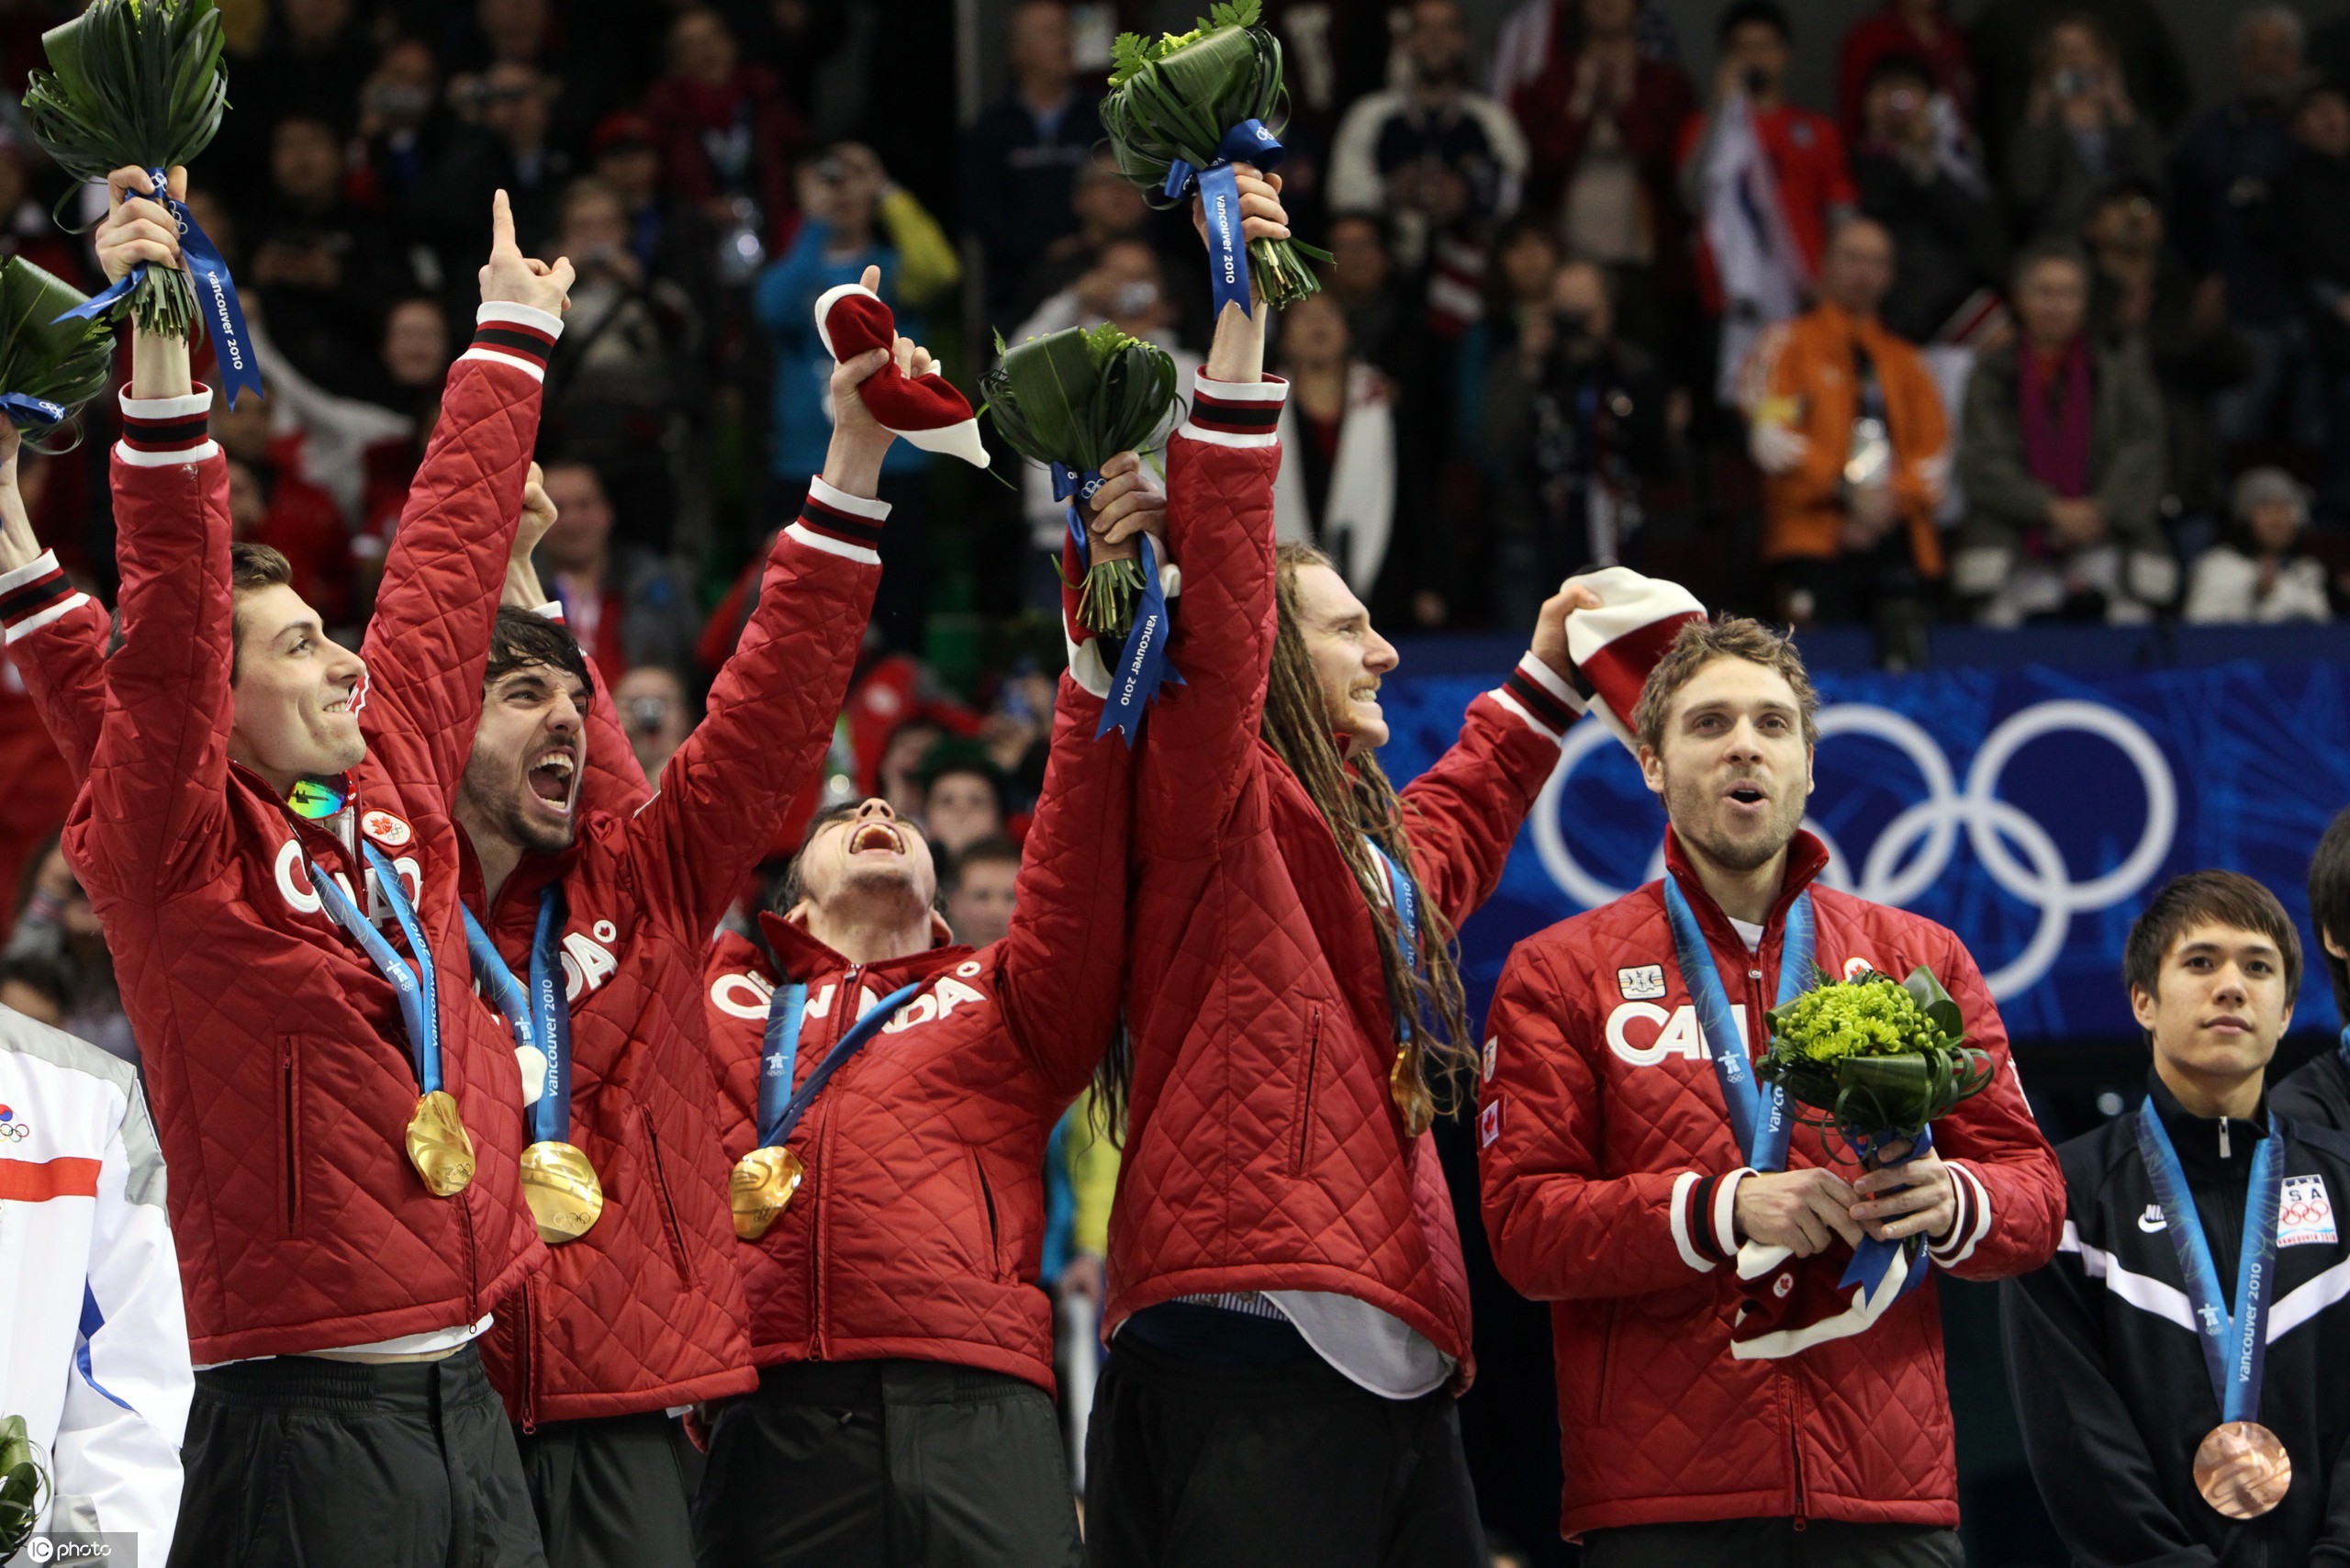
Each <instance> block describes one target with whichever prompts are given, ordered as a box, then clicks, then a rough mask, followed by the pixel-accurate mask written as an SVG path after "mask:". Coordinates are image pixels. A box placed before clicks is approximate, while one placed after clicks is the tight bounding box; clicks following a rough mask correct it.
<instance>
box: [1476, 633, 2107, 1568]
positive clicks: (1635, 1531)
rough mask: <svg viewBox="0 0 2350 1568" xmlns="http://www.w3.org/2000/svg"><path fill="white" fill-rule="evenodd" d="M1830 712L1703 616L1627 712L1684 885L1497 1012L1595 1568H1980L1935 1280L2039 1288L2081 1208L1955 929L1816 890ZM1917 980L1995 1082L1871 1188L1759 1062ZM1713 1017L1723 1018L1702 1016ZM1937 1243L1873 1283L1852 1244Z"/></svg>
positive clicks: (1757, 639)
mask: <svg viewBox="0 0 2350 1568" xmlns="http://www.w3.org/2000/svg"><path fill="white" fill-rule="evenodd" d="M1817 708H1818V699H1817V698H1816V697H1815V696H1814V695H1813V693H1812V689H1811V684H1810V681H1809V680H1808V678H1807V677H1806V675H1805V673H1804V668H1803V664H1802V661H1801V659H1800V658H1799V657H1798V656H1797V655H1796V651H1795V649H1794V647H1793V645H1792V644H1789V643H1788V642H1786V641H1785V639H1784V638H1781V637H1779V636H1778V635H1776V634H1775V633H1772V632H1770V631H1768V630H1766V629H1764V628H1763V627H1762V626H1760V625H1758V624H1757V623H1756V622H1751V621H1743V620H1726V621H1720V622H1696V623H1693V624H1691V625H1688V626H1685V627H1684V628H1683V629H1682V631H1681V632H1680V633H1679V634H1678V635H1677V636H1676V638H1675V640H1674V642H1673V645H1672V647H1671V648H1670V650H1669V651H1668V652H1667V653H1666V654H1665V655H1664V657H1663V658H1662V660H1661V661H1660V662H1659V664H1658V665H1657V666H1656V668H1655V669H1654V671H1653V672H1652V673H1651V675H1650V676H1649V678H1648V680H1647V684H1646V686H1645V688H1644V689H1642V690H1641V693H1640V696H1639V702H1638V705H1637V707H1636V708H1635V709H1634V710H1633V712H1632V728H1633V729H1634V730H1635V731H1636V732H1637V733H1638V736H1639V757H1640V767H1641V770H1642V772H1643V773H1644V774H1645V775H1646V777H1647V780H1648V785H1649V788H1650V789H1651V790H1654V791H1655V792H1656V793H1657V795H1658V796H1659V797H1660V798H1661V799H1662V801H1663V802H1664V806H1665V810H1666V812H1667V815H1668V817H1669V820H1670V822H1671V826H1670V828H1669V829H1668V830H1667V833H1666V836H1665V865H1666V875H1665V877H1664V879H1662V881H1660V882H1653V883H1651V884H1650V885H1649V886H1647V887H1645V888H1642V889H1640V890H1639V891H1638V892H1635V893H1632V894H1629V895H1628V896H1627V897H1625V898H1622V899H1619V900H1617V902H1614V903H1612V904H1608V905H1606V907H1605V908H1602V909H1597V910H1594V911H1592V912H1591V913H1587V914H1582V915H1577V916H1576V917H1574V918H1573V919H1572V920H1568V921H1564V922H1561V924H1557V925H1554V926H1552V927H1551V928H1550V930H1548V931H1545V932H1542V933H1540V934H1539V935H1535V936H1533V937H1529V938H1528V939H1527V940H1526V941H1525V942H1522V943H1520V944H1519V945H1518V946H1517V948H1516V951H1515V952H1514V953H1512V954H1511V956H1510V960H1509V965H1508V968H1507V969H1505V971H1504V973H1503V976H1502V981H1501V986H1500V989H1499V991H1497V992H1496V993H1495V996H1494V1006H1493V1012H1492V1014H1491V1017H1490V1020H1489V1025H1488V1027H1489V1033H1490V1035H1491V1036H1492V1039H1491V1043H1489V1044H1488V1045H1487V1047H1486V1051H1487V1053H1488V1054H1487V1056H1486V1060H1485V1070H1484V1071H1485V1081H1484V1084H1483V1096H1482V1098H1483V1106H1482V1110H1481V1112H1480V1114H1479V1121H1478V1129H1479V1130H1478V1142H1479V1144H1480V1146H1481V1149H1482V1153H1481V1162H1482V1165H1483V1185H1484V1212H1485V1229H1486V1232H1487V1234H1488V1235H1489V1236H1490V1237H1491V1238H1492V1240H1493V1246H1494V1260H1495V1262H1496V1263H1498V1264H1499V1266H1500V1268H1501V1271H1502V1273H1503V1275H1504V1276H1505V1278H1507V1279H1508V1280H1509V1282H1511V1283H1512V1284H1514V1285H1516V1287H1517V1288H1518V1289H1519V1290H1521V1291H1523V1292H1525V1293H1526V1294H1527V1295H1530V1296H1534V1297H1536V1298H1538V1299H1543V1300H1548V1301H1550V1303H1551V1304H1552V1305H1551V1324H1552V1335H1553V1342H1554V1345H1555V1348H1556V1358H1557V1364H1558V1382H1559V1419H1560V1426H1561V1430H1562V1432H1563V1438H1564V1447H1565V1460H1566V1497H1565V1512H1564V1519H1563V1523H1562V1527H1561V1528H1562V1529H1563V1530H1564V1532H1565V1534H1566V1535H1567V1536H1568V1537H1569V1538H1571V1539H1577V1538H1579V1539H1581V1540H1583V1560H1584V1562H1587V1563H1590V1564H1591V1565H1592V1568H1646V1565H1650V1564H1656V1565H1662V1564H1673V1565H1674V1568H1679V1565H1681V1564H1684V1563H1691V1562H1801V1563H1805V1564H1817V1565H1821V1568H1826V1565H1831V1564H1832V1565H1841V1564H1861V1563H1868V1564H1873V1565H1874V1564H1892V1565H1896V1568H1901V1565H1910V1564H1915V1565H1919V1568H1925V1565H1928V1564H1957V1563H1960V1562H1964V1557H1963V1555H1962V1553H1961V1551H1960V1548H1959V1543H1958V1537H1957V1534H1956V1532H1955V1529H1954V1528H1953V1527H1955V1526H1956V1525H1957V1523H1958V1486H1957V1481H1958V1478H1957V1475H1956V1473H1955V1470H1954V1467H1953V1459H1952V1451H1951V1423H1950V1405H1949V1401H1948V1398H1947V1397H1946V1395H1945V1394H1944V1391H1943V1383H1942V1325H1941V1320H1940V1316H1939V1315H1938V1313H1937V1312H1936V1310H1935V1301H1934V1291H1933V1286H1932V1283H1931V1282H1930V1281H1925V1282H1922V1283H1921V1284H1920V1286H1919V1288H1916V1289H1912V1290H1908V1291H1907V1292H1906V1293H1902V1294H1895V1293H1896V1292H1899V1291H1900V1286H1901V1282H1902V1281H1903V1280H1905V1279H1906V1278H1907V1277H1908V1274H1907V1272H1906V1270H1908V1269H1915V1270H1918V1271H1924V1270H1925V1269H1926V1268H1927V1266H1928V1263H1929V1261H1930V1263H1931V1264H1932V1265H1933V1266H1936V1267H1940V1268H1942V1269H1945V1270H1947V1271H1950V1272H1951V1273H1953V1274H1955V1275H1957V1276H1958V1277H1960V1278H1962V1279H1977V1280H1980V1279H1996V1278H1999V1277H2001V1276H2004V1275H2009V1274H2016V1273H2021V1272H2023V1271H2027V1270H2031V1269H2035V1268H2038V1267H2039V1266H2040V1265H2041V1264H2042V1263H2043V1262H2045V1261H2046V1260H2047V1259H2048V1257H2049V1255H2050V1254H2051V1253H2052V1252H2053V1250H2054V1248H2055V1245H2056V1240H2057V1235H2058V1231H2059V1229H2060V1227H2061V1226H2062V1224H2063V1221H2064V1214H2065V1191H2064V1182H2063V1178H2062V1175H2061V1173H2060V1172H2059V1170H2058V1168H2057V1165H2056V1161H2055V1158H2054V1156H2053V1154H2052V1153H2051V1151H2050V1150H2049V1148H2048V1145H2047V1142H2046V1141H2045V1140H2044V1139H2043V1138H2042V1137H2041V1135H2040V1130H2039V1128H2038V1127H2037V1126H2034V1125H2033V1123H2032V1119H2031V1111H2030V1109H2029V1108H2028V1107H2027V1106H2026V1105H2025V1103H2024V1097H2023V1092H2022V1088H2021V1085H2020V1082H2019V1081H2018V1080H2017V1077H2016V1074H2015V1070H2014V1066H2013V1064H2012V1063H2011V1062H2010V1061H2009V1058H2008V1042H2007V1034H2006V1031H2005V1030H2004V1028H2002V1026H2001V1025H2000V1023H1999V1014H1998V1009H1997V1007H1996V1006H1995V1005H1994V1004H1993V1003H1992V1001H1991V997H1990V993H1989V992H1988V991H1986V990H1985V989H1984V985H1983V980H1982V976H1981V975H1980V974H1979V973H1978V972H1977V971H1976V969H1975V961H1974V959H1973V958H1969V957H1968V956H1967V953H1966V950H1965V948H1964V947H1963V946H1960V945H1959V942H1958V939H1957V938H1956V937H1955V936H1953V935H1951V933H1950V932H1948V931H1946V930H1944V929H1943V928H1942V926H1939V925H1937V924H1934V923H1933V922H1931V921H1929V920H1924V919H1920V918H1919V917H1918V916H1916V915H1912V914H1908V913H1904V912H1902V911H1900V910H1897V909H1891V908H1887V907H1886V906H1885V905H1882V904H1873V903H1869V902H1864V901H1863V900H1861V899H1857V898H1854V897H1852V895H1850V894H1849V893H1844V892H1841V891H1838V890H1834V889H1832V888H1830V887H1827V886H1823V885H1816V883H1815V879H1818V877H1819V875H1820V873H1821V872H1822V871H1823V870H1824V869H1826V868H1827V865H1828V854H1827V851H1826V849H1825V848H1824V847H1823V846H1821V844H1820V842H1819V840H1818V839H1817V838H1815V837H1814V836H1813V835H1812V834H1808V833H1806V832H1804V831H1802V829H1801V827H1800V823H1802V820H1803V812H1804V802H1805V801H1806V799H1807V797H1808V796H1809V794H1810V793H1811V785H1812V777H1811V760H1812V748H1813V745H1814V744H1815V742H1816V739H1817V734H1818V731H1817V728H1816V725H1815V723H1814V717H1813V716H1814V713H1815V711H1816V710H1817ZM1815 963H1816V964H1818V966H1820V967H1821V968H1823V969H1826V970H1827V971H1828V972H1829V973H1830V974H1834V975H1839V976H1848V975H1852V974H1854V973H1857V972H1859V971H1860V970H1862V969H1874V970H1878V971H1880V972H1883V973H1886V974H1892V975H1906V974H1908V972H1909V971H1910V970H1911V969H1913V968H1915V967H1917V966H1919V965H1920V964H1922V965H1924V966H1926V967H1927V968H1928V969H1931V970H1932V971H1933V973H1934V974H1935V975H1936V976H1937V977H1939V978H1940V979H1941V980H1942V983H1943V984H1944V985H1945V986H1946V987H1948V988H1949V991H1950V992H1951V995H1952V996H1953V998H1954V999H1955V1000H1956V1001H1957V1002H1958V1005H1959V1007H1960V1009H1961V1010H1962V1012H1963V1013H1964V1016H1965V1021H1966V1032H1967V1036H1968V1037H1969V1040H1970V1041H1971V1043H1973V1044H1974V1045H1976V1046H1979V1047H1983V1048H1984V1049H1985V1050H1987V1051H1988V1052H1990V1053H1991V1056H1992V1058H1993V1060H1994V1062H1995V1064H1996V1069H1997V1070H1996V1075H1995V1076H1994V1078H1993V1079H1992V1081H1991V1084H1990V1086H1989V1087H1988V1088H1987V1089H1986V1090H1985V1091H1984V1092H1982V1093H1980V1094H1977V1095H1976V1096H1975V1097H1974V1098H1972V1099H1970V1100H1967V1101H1965V1102H1964V1103H1962V1104H1961V1105H1960V1106H1959V1107H1958V1108H1957V1109H1956V1110H1955V1111H1953V1113H1951V1114H1949V1115H1947V1116H1945V1117H1943V1118H1942V1120H1941V1121H1940V1122H1938V1123H1936V1124H1935V1125H1934V1126H1933V1129H1932V1132H1933V1150H1932V1152H1930V1153H1929V1154H1926V1155H1923V1156H1921V1157H1919V1158H1918V1159H1912V1160H1910V1161H1909V1162H1908V1163H1907V1164H1902V1165H1895V1166H1890V1167H1888V1168H1886V1169H1885V1170H1878V1171H1875V1172H1873V1173H1870V1174H1867V1175H1863V1174H1861V1173H1860V1172H1859V1170H1857V1168H1856V1167H1855V1166H1854V1165H1853V1164H1852V1159H1851V1157H1850V1155H1848V1154H1841V1152H1840V1153H1838V1154H1831V1152H1830V1149H1829V1148H1828V1146H1827V1144H1826V1142H1825V1140H1824V1138H1823V1137H1822V1135H1821V1133H1820V1131H1819V1129H1818V1128H1817V1127H1812V1126H1796V1127H1795V1128H1794V1130H1793V1135H1792V1137H1787V1136H1786V1133H1785V1130H1784V1129H1785V1126H1786V1123H1785V1120H1784V1119H1781V1118H1778V1117H1775V1116H1774V1114H1773V1107H1774V1102H1773V1101H1772V1100H1770V1099H1769V1098H1768V1097H1767V1091H1763V1090H1760V1089H1758V1088H1757V1087H1756V1085H1755V1082H1754V1079H1753V1075H1752V1072H1751V1064H1750V1063H1749V1060H1748V1058H1747V1056H1746V1046H1745V1044H1744V1042H1752V1043H1754V1044H1756V1045H1758V1046H1759V1045H1760V1044H1761V1042H1762V1040H1763V1038H1764V1031H1763V1026H1762V1014H1764V1013H1765V1012H1766V1011H1767V1010H1769V1009H1770V1008H1771V1007H1773V1006H1774V1005H1776V1004H1778V1002H1782V1001H1784V1000H1787V999H1790V998H1792V997H1793V996H1794V995H1795V994H1796V993H1797V992H1799V991H1801V990H1803V989H1804V988H1805V987H1806V986H1807V985H1808V984H1809V983H1810V979H1811V975H1812V972H1813V971H1812V965H1813V964H1815ZM1709 1015H1710V1017H1711V1018H1712V1020H1713V1022H1711V1023H1710V1024H1709V1023H1708V1017H1709ZM1864 1236H1865V1237H1869V1238H1878V1239H1881V1240H1882V1239H1889V1240H1897V1241H1901V1242H1904V1243H1914V1242H1918V1241H1922V1243H1923V1244H1924V1245H1923V1249H1922V1251H1923V1256H1922V1257H1919V1256H1917V1255H1916V1249H1914V1248H1913V1249H1912V1250H1911V1252H1910V1253H1909V1254H1908V1256H1907V1258H1906V1260H1905V1263H1904V1264H1897V1265H1896V1266H1895V1268H1896V1271H1889V1272H1888V1273H1887V1274H1886V1282H1885V1284H1884V1285H1882V1286H1880V1287H1879V1288H1878V1289H1877V1290H1875V1291H1871V1290H1870V1289H1868V1288H1867V1287H1865V1286H1851V1287H1847V1286H1843V1285H1841V1283H1840V1281H1841V1277H1842V1274H1843V1271H1844V1269H1845V1267H1846V1265H1847V1264H1848V1263H1850V1262H1851V1261H1852V1249H1853V1247H1854V1246H1855V1245H1856V1244H1857V1243H1859V1242H1860V1241H1861V1240H1862V1239H1863V1237H1864Z"/></svg>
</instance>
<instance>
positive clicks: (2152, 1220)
mask: <svg viewBox="0 0 2350 1568" xmlns="http://www.w3.org/2000/svg"><path fill="white" fill-rule="evenodd" d="M2138 1228H2139V1229H2140V1230H2143V1231H2144V1232H2145V1233H2146V1234H2147V1235H2148V1236H2152V1235H2153V1234H2154V1232H2156V1231H2158V1230H2168V1229H2169V1228H2170V1221H2169V1220H2167V1219H2165V1218H2164V1217H2163V1211H2162V1210H2160V1209H2156V1208H2150V1209H2148V1210H2147V1211H2146V1212H2145V1213H2144V1214H2142V1215H2139V1216H2138Z"/></svg>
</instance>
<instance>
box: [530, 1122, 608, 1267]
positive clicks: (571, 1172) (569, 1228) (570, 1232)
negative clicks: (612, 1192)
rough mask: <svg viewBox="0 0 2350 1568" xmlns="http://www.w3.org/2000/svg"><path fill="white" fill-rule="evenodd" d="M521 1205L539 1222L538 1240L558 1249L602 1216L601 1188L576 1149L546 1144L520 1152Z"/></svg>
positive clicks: (584, 1233)
mask: <svg viewBox="0 0 2350 1568" xmlns="http://www.w3.org/2000/svg"><path fill="white" fill-rule="evenodd" d="M522 1201H523V1202H524V1203H526V1204H530V1205H531V1217H532V1219H534V1220H536V1221H538V1225H539V1239H540V1240H542V1241H543V1242H545V1243H546V1244H547V1245H548V1246H550V1247H560V1246H561V1245H563V1243H565V1242H566V1241H576V1240H578V1239H579V1238H581V1237H583V1236H585V1235H587V1234H588V1231H589V1230H591V1229H593V1228H594V1227H595V1224H596V1221H597V1220H598V1219H599V1218H600V1217H602V1215H603V1213H604V1187H603V1183H602V1182H599V1181H597V1180H596V1167H595V1166H594V1165H592V1164H590V1163H589V1162H588V1157H587V1156H586V1155H585V1154H583V1153H581V1152H580V1151H579V1149H578V1148H576V1147H575V1146H573V1145H571V1144H567V1143H557V1142H554V1141H552V1140H549V1141H545V1142H541V1143H534V1144H532V1146H531V1147H530V1148H526V1149H524V1150H523V1151H522Z"/></svg>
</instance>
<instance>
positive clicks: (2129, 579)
mask: <svg viewBox="0 0 2350 1568" xmlns="http://www.w3.org/2000/svg"><path fill="white" fill-rule="evenodd" d="M2012 292H2013V294H2014V297H2015V301H2016V314H2017V316H2018V318H2019V319H2020V323H2021V328H2022V330H2021V331H2020V334H2019V335H2018V338H2017V341H2016V342H2013V343H2011V344H2009V345H2008V346H2006V347H2003V348H1999V349H1996V350H1993V351H1991V352H1990V353H1986V354H1985V355H1984V356H1983V358H1982V360H1981V362H1980V363H1978V364H1976V365H1975V375H1974V377H1973V379H1972V380H1970V381H1969V382H1968V383H1967V388H1966V414H1965V419H1964V424H1963V427H1962V429H1961V432H1960V436H1959V443H1958V472H1959V484H1960V487H1962V488H1963V489H1964V491H1965V494H1966V519H1965V521H1964V524H1963V525H1962V527H1961V529H1960V532H1959V539H1958V548H1957V553H1956V555H1955V557H1954V559H1953V565H1952V572H1951V579H1952V586H1953V589H1954V590H1955V591H1956V592H1957V593H1959V594H1960V595H1962V596H1964V598H1966V599H1968V600H1970V601H1971V602H1972V603H1973V606H1974V609H1975V616H1976V619H1978V620H1980V621H1981V622H1983V623H1984V624H1986V625H1990V626H2016V625H2020V624H2022V623H2023V622H2026V621H2031V620H2048V619H2058V620H2068V621H2104V622H2113V623H2117V624H2125V623H2142V622H2146V621H2148V620H2150V619H2152V617H2153V614H2154V610H2155V608H2156V607H2158V606H2161V605H2165V604H2167V603H2169V602H2170V601H2171V599H2173V598H2174V597H2175V596H2176V594H2177V588H2178V567H2177V562H2176V561H2175V560H2174V559H2173V557H2172V555H2171V553H2170V547H2169V544H2168V543H2167V542H2166V541H2165V539H2164V537H2163V529H2162V515H2161V513H2162V491H2163V474H2164V466H2163V406H2162V393H2161V391H2160V389H2159V388H2157V387H2156V386H2155V385H2154V373H2153V372H2152V371H2151V370H2150V369H2149V368H2148V367H2147V364H2146V360H2145V355H2144V352H2143V349H2142V348H2141V347H2139V346H2138V345H2137V344H2135V343H2132V344H2129V345H2126V346H2122V347H2114V346H2110V345H2105V344H2099V343H2098V342H2095V341H2094V340H2093V338H2092V337H2091V335H2090V334H2089V331H2088V330H2087V329H2088V295H2089V263H2088V258H2087V256H2086V255H2084V254H2083V253H2082V252H2081V250H2080V248H2079V247H2078V246H2076V245H2075V244H2072V243H2070V242H2069V241H2038V242H2035V243H2034V244H2031V245H2028V246H2026V247H2025V248H2024V251H2023V253H2022V254H2021V255H2020V257H2018V259H2017V262H2016V269H2015V280H2014V285H2013V289H2012Z"/></svg>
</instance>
